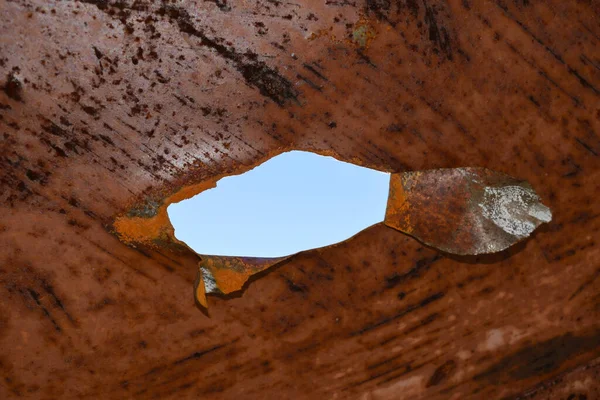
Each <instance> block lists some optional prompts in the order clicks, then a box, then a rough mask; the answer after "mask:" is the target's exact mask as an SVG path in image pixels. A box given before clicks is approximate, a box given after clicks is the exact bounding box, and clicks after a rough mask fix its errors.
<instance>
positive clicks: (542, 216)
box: [527, 203, 552, 222]
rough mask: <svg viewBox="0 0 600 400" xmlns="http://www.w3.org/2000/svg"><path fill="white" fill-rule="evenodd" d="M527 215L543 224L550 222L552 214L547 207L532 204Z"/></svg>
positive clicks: (540, 204)
mask: <svg viewBox="0 0 600 400" xmlns="http://www.w3.org/2000/svg"><path fill="white" fill-rule="evenodd" d="M527 213H528V214H529V215H531V216H532V217H533V218H536V219H539V220H540V221H544V222H550V221H552V212H551V211H550V209H549V208H548V207H546V206H545V205H543V204H542V203H535V204H533V205H532V206H531V207H529V210H527Z"/></svg>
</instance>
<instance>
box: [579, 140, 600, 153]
mask: <svg viewBox="0 0 600 400" xmlns="http://www.w3.org/2000/svg"><path fill="white" fill-rule="evenodd" d="M575 140H576V141H577V143H579V144H580V145H582V146H583V147H584V148H585V149H586V150H587V151H589V152H590V153H592V154H593V155H595V156H596V157H598V153H597V152H596V151H595V150H594V149H592V148H591V147H590V145H589V144H587V143H586V142H584V141H583V140H581V139H579V138H578V137H576V138H575Z"/></svg>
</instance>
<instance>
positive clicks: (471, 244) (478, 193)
mask: <svg viewBox="0 0 600 400" xmlns="http://www.w3.org/2000/svg"><path fill="white" fill-rule="evenodd" d="M390 186H391V188H390V197H389V199H388V208H387V210H386V217H385V221H384V222H385V224H386V225H388V226H390V227H392V228H395V229H397V230H399V231H401V232H404V233H407V234H409V235H411V236H413V237H415V238H417V239H419V240H420V241H422V242H424V243H425V244H428V245H430V246H433V247H436V248H438V249H439V250H442V251H445V252H448V253H453V254H460V255H474V254H486V253H495V252H498V251H502V250H504V249H506V248H508V247H510V246H512V245H513V244H515V243H517V242H518V241H520V240H523V239H524V238H526V237H528V236H529V235H530V234H531V233H532V232H533V231H534V230H535V229H536V228H537V227H538V226H539V225H540V224H542V223H544V222H550V220H551V219H552V213H551V212H550V209H549V208H548V207H546V206H545V205H543V204H542V203H541V202H540V199H539V197H538V195H537V194H536V193H535V191H534V190H533V189H532V188H531V186H530V185H529V184H528V183H527V182H524V181H520V180H518V179H516V178H513V177H511V176H509V175H506V174H503V173H500V172H496V171H491V170H488V169H485V168H448V169H438V170H428V171H418V172H405V173H402V174H393V175H392V177H391V179H390Z"/></svg>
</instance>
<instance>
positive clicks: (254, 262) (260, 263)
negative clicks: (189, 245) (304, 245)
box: [199, 256, 288, 294]
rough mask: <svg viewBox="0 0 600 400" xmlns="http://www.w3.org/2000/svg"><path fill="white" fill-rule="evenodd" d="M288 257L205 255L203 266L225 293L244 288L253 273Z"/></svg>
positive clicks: (201, 264) (201, 265)
mask: <svg viewBox="0 0 600 400" xmlns="http://www.w3.org/2000/svg"><path fill="white" fill-rule="evenodd" d="M286 258H288V257H278V258H250V257H248V258H246V257H221V256H203V259H204V260H203V261H202V262H201V263H200V265H199V266H200V267H201V268H205V269H207V270H208V271H209V272H210V273H211V275H212V276H213V278H214V280H215V283H216V285H217V288H218V289H219V290H220V291H221V292H223V293H225V294H228V293H232V292H235V291H238V290H240V289H242V288H243V286H244V284H245V283H246V282H247V281H248V278H250V277H251V276H252V275H254V274H256V273H258V272H261V271H264V270H265V269H267V268H269V267H272V266H273V265H275V264H277V263H279V262H281V261H283V260H285V259H286Z"/></svg>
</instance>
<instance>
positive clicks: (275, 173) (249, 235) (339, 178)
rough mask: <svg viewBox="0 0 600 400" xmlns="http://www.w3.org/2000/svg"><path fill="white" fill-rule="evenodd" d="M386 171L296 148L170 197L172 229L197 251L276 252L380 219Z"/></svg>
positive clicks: (319, 243)
mask: <svg viewBox="0 0 600 400" xmlns="http://www.w3.org/2000/svg"><path fill="white" fill-rule="evenodd" d="M389 180H390V174H388V173H384V172H380V171H376V170H372V169H369V168H363V167H359V166H356V165H354V164H349V163H345V162H341V161H338V160H336V159H334V158H333V157H326V156H320V155H317V154H314V153H309V152H303V151H291V152H287V153H283V154H281V155H279V156H277V157H274V158H271V159H270V160H268V161H266V162H265V163H263V164H261V165H259V166H257V167H256V168H254V169H253V170H251V171H248V172H246V173H244V174H242V175H236V176H230V177H226V178H223V179H221V180H220V181H219V182H218V183H217V187H216V188H214V189H209V190H207V191H204V192H202V193H200V194H198V195H196V196H194V197H193V198H191V199H188V200H184V201H182V202H180V203H176V204H172V205H170V206H169V208H168V213H169V217H170V219H171V222H172V223H173V226H174V227H175V236H176V237H177V238H178V239H179V240H182V241H184V242H186V243H187V244H188V245H189V246H190V247H192V248H193V249H194V250H195V251H196V252H198V253H200V254H211V255H227V256H250V257H279V256H286V255H289V254H294V253H297V252H298V251H302V250H308V249H312V248H317V247H323V246H327V245H330V244H334V243H337V242H340V241H343V240H345V239H347V238H349V237H351V236H353V235H355V234H356V233H358V232H360V231H361V230H363V229H364V228H366V227H368V226H371V225H373V224H375V223H378V222H381V221H383V218H384V216H385V207H386V203H387V197H388V191H389Z"/></svg>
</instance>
